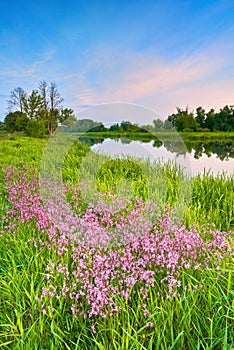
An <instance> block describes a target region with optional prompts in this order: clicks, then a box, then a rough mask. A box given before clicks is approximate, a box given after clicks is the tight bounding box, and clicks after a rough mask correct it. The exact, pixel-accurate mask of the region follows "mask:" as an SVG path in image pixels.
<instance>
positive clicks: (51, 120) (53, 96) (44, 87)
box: [38, 80, 63, 135]
mask: <svg viewBox="0 0 234 350" xmlns="http://www.w3.org/2000/svg"><path fill="white" fill-rule="evenodd" d="M38 89H39V91H40V95H41V98H42V104H43V110H42V116H43V118H44V119H45V120H46V124H47V129H48V132H49V134H50V135H51V134H53V132H54V131H55V129H56V128H57V126H58V122H59V118H60V113H59V111H60V110H61V109H62V105H61V103H62V102H63V98H62V97H61V94H60V92H59V91H58V88H57V86H56V84H55V83H54V82H50V84H48V83H47V82H46V81H45V80H43V81H41V82H40V83H39V87H38Z"/></svg>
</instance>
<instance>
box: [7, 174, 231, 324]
mask: <svg viewBox="0 0 234 350" xmlns="http://www.w3.org/2000/svg"><path fill="white" fill-rule="evenodd" d="M6 180H7V186H6V188H7V192H8V201H9V202H10V204H11V206H12V208H11V209H10V210H8V212H7V215H6V216H5V217H4V219H5V221H6V224H5V228H6V229H8V230H9V229H10V230H15V228H16V226H15V223H16V222H19V221H20V222H21V223H23V224H24V225H26V224H27V223H30V224H31V223H32V222H33V223H34V224H35V228H36V230H37V232H38V233H39V234H38V239H36V240H35V241H34V246H35V247H36V248H37V249H38V248H39V249H44V248H46V249H48V251H53V255H51V256H53V259H51V260H50V261H48V263H47V268H46V271H45V275H44V286H43V288H42V290H41V292H42V293H41V296H40V297H39V298H38V302H41V303H43V304H46V300H47V299H50V300H55V301H56V300H57V299H61V298H63V299H65V300H66V302H67V305H70V310H71V312H72V313H73V315H74V317H78V316H80V315H82V317H84V318H86V317H93V316H101V317H107V316H109V315H113V314H114V313H117V312H120V311H121V308H120V306H119V304H118V300H119V299H120V298H122V299H124V300H131V298H132V297H133V295H134V294H135V293H140V294H141V295H142V296H143V298H147V296H148V291H149V288H150V287H154V286H155V281H156V280H157V281H161V283H162V284H165V286H166V287H167V290H168V292H167V293H168V296H170V295H175V296H176V295H177V293H179V288H180V286H181V281H180V272H181V271H182V270H188V269H199V268H206V267H209V264H210V262H211V260H214V259H216V261H217V264H218V262H219V261H220V260H222V259H223V258H224V257H225V256H227V255H228V254H233V253H234V251H233V248H232V249H231V248H230V244H229V240H230V236H231V234H233V233H230V232H229V233H227V232H220V231H218V230H215V229H213V228H212V229H211V228H210V229H209V230H208V229H207V228H206V230H205V228H204V232H198V230H197V229H196V228H195V227H190V228H189V229H188V228H186V227H185V226H184V225H182V224H181V223H178V222H176V220H175V219H174V218H173V216H172V215H171V213H170V210H169V207H166V208H165V211H164V212H163V213H158V214H157V215H155V208H156V205H155V204H154V203H150V202H148V203H144V202H143V201H141V200H135V201H132V202H131V201H129V203H128V205H127V206H126V201H125V202H124V201H122V200H121V199H119V198H117V197H115V196H114V195H113V196H112V197H111V199H112V201H111V202H110V201H107V200H106V198H105V195H100V199H99V201H98V202H97V204H95V205H94V204H93V203H88V204H87V205H84V203H83V202H82V199H81V198H80V196H81V191H80V189H79V187H76V188H73V193H71V188H69V189H68V188H60V187H56V185H55V184H54V183H53V182H51V180H48V179H47V180H45V179H43V181H45V184H46V185H47V186H46V187H44V188H46V189H47V190H48V193H47V194H48V195H47V197H46V196H45V195H44V194H43V195H42V194H41V193H40V191H39V187H40V186H39V182H38V179H37V176H36V175H35V174H33V173H32V175H31V176H29V174H28V173H26V172H25V170H24V171H23V172H19V171H15V170H14V169H13V168H9V169H8V170H7V172H6ZM76 196H77V198H76ZM108 199H110V196H108ZM81 203H82V205H83V207H82V208H83V209H82V210H83V211H82V210H80V204H81ZM78 214H79V215H78ZM39 236H40V239H39ZM43 310H45V312H46V309H45V308H44V306H43ZM145 312H146V311H145ZM150 326H151V324H149V327H150Z"/></svg>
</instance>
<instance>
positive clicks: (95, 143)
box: [82, 138, 234, 175]
mask: <svg viewBox="0 0 234 350" xmlns="http://www.w3.org/2000/svg"><path fill="white" fill-rule="evenodd" d="M82 142H84V143H87V144H89V145H90V146H91V149H92V150H93V151H94V152H100V153H103V154H106V155H110V156H112V157H116V156H118V157H119V156H126V155H130V156H135V157H139V158H144V159H147V158H149V159H150V160H151V161H156V160H160V161H162V162H166V161H168V160H173V161H175V162H176V163H177V164H179V165H180V166H182V167H183V168H184V169H185V171H186V172H187V173H189V174H191V175H197V174H198V173H201V174H202V173H204V170H205V171H208V170H209V171H211V172H212V173H213V174H215V175H217V174H218V173H222V172H225V173H227V174H228V175H234V143H233V142H232V141H221V142H218V141H215V142H205V143H204V142H195V143H192V142H188V141H187V142H186V144H184V143H183V142H182V143H176V144H173V143H172V142H170V141H167V142H161V141H147V142H143V141H131V140H129V139H109V138H107V139H104V138H85V139H83V140H82Z"/></svg>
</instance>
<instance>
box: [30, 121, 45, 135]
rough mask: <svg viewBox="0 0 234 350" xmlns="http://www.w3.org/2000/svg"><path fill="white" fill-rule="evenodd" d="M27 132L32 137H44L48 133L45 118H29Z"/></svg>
mask: <svg viewBox="0 0 234 350" xmlns="http://www.w3.org/2000/svg"><path fill="white" fill-rule="evenodd" d="M26 133H27V135H28V136H32V137H43V136H45V135H46V134H48V130H47V127H46V122H45V120H43V119H42V120H34V119H32V120H29V121H28V123H27V129H26Z"/></svg>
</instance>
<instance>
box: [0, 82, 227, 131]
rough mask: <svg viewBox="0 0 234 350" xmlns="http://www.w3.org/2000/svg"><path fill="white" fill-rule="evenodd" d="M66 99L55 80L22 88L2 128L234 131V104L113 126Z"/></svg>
mask: <svg viewBox="0 0 234 350" xmlns="http://www.w3.org/2000/svg"><path fill="white" fill-rule="evenodd" d="M62 102H63V98H62V96H61V94H60V92H59V90H58V88H57V86H56V84H55V83H54V82H49V83H48V82H46V81H44V80H43V81H41V82H39V85H38V88H37V89H35V90H33V91H32V92H31V93H30V94H27V93H26V92H25V90H24V89H22V88H20V87H18V88H16V89H14V90H13V91H11V92H10V98H9V100H8V108H9V113H8V114H7V115H6V116H5V118H4V121H3V122H0V130H5V131H7V132H10V133H13V132H24V133H26V134H27V135H29V136H35V137H40V136H44V135H46V134H53V132H54V131H55V130H56V129H57V127H58V126H61V128H63V130H67V131H69V132H87V131H89V132H117V133H121V132H128V133H137V132H160V131H162V132H163V131H170V130H172V129H173V128H175V129H176V130H177V131H179V132H206V131H234V106H225V107H223V108H221V109H220V110H219V111H218V112H215V110H214V109H210V110H209V111H208V112H206V111H205V109H204V108H202V107H198V108H196V110H195V112H190V111H189V110H188V107H186V108H185V109H181V108H179V107H177V108H176V113H173V114H171V115H169V116H168V117H167V118H166V120H164V121H163V120H161V119H155V120H153V124H147V125H138V124H136V123H135V124H132V123H131V122H129V121H122V122H121V123H116V124H114V125H111V126H110V127H109V128H107V127H106V126H104V125H103V124H102V123H100V122H95V121H93V120H91V119H81V120H77V118H76V117H75V115H74V111H73V110H72V109H70V108H63V106H62Z"/></svg>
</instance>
